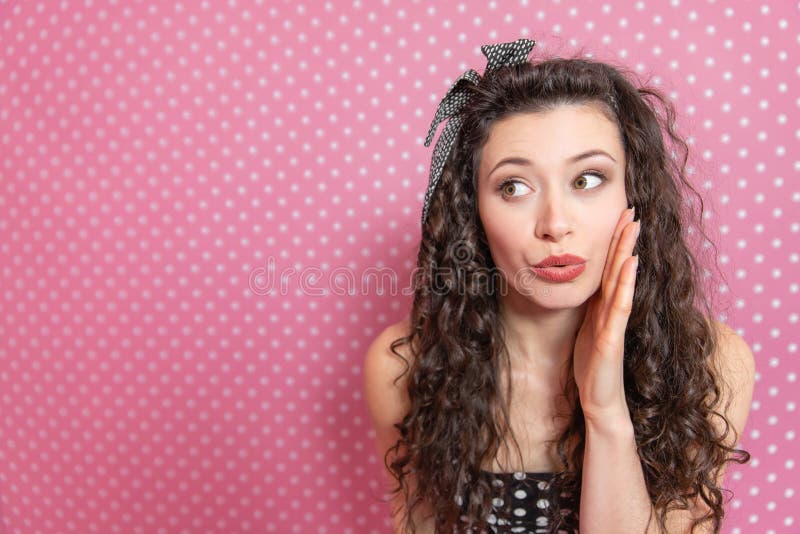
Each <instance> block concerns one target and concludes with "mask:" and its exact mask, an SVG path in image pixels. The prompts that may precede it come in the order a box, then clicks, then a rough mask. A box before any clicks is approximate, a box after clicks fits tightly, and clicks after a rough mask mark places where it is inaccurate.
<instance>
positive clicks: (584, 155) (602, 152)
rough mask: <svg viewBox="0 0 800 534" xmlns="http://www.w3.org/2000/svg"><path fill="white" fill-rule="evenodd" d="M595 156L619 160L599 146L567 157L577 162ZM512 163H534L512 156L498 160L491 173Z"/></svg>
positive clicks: (570, 161) (572, 161) (569, 160)
mask: <svg viewBox="0 0 800 534" xmlns="http://www.w3.org/2000/svg"><path fill="white" fill-rule="evenodd" d="M593 156H605V157H607V158H609V159H611V161H613V162H614V163H616V162H617V160H615V159H614V158H613V156H611V154H609V153H608V152H606V151H605V150H600V149H599V148H596V149H593V150H587V151H586V152H582V153H580V154H577V155H575V156H572V157H571V158H569V159H567V161H568V162H569V163H575V162H578V161H580V160H582V159H586V158H591V157H593ZM512 164H513V165H523V166H528V167H530V166H531V165H533V163H531V161H530V160H529V159H526V158H523V157H519V156H511V157H507V158H503V159H501V160H500V161H498V162H497V165H495V166H494V168H493V169H492V170H491V171H490V172H489V174H490V175H491V174H492V173H494V171H496V170H497V168H498V167H500V166H502V165H512Z"/></svg>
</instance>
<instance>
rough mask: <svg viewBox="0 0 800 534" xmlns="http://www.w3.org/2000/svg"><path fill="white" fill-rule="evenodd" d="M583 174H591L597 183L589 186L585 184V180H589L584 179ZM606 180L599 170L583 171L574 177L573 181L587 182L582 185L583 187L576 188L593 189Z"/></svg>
mask: <svg viewBox="0 0 800 534" xmlns="http://www.w3.org/2000/svg"><path fill="white" fill-rule="evenodd" d="M584 176H591V177H592V178H594V179H595V180H596V181H597V185H595V186H593V187H589V186H588V184H587V182H589V180H585V179H584ZM606 180H607V178H606V176H605V175H604V174H603V173H602V172H599V171H586V172H584V173H583V174H581V175H580V176H578V177H577V178H576V179H575V183H576V184H577V183H584V184H587V185H584V186H583V187H578V189H595V188H596V187H598V186H600V185H601V184H602V183H603V182H605V181H606Z"/></svg>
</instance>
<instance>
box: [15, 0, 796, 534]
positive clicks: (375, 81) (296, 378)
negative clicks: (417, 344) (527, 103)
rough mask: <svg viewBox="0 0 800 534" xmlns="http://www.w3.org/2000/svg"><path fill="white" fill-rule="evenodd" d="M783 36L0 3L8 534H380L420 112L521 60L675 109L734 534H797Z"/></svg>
mask: <svg viewBox="0 0 800 534" xmlns="http://www.w3.org/2000/svg"><path fill="white" fill-rule="evenodd" d="M797 15H798V13H797V4H796V2H776V1H773V2H769V1H767V2H753V3H751V2H735V3H731V2H689V1H688V0H672V1H670V2H665V3H663V4H658V5H656V4H655V3H645V2H638V1H635V2H631V3H629V4H626V5H624V6H621V5H619V4H618V3H615V2H600V3H591V5H589V4H587V3H583V2H577V1H575V0H553V1H552V2H532V1H530V0H520V1H519V2H515V3H501V2H496V1H493V0H492V1H489V2H487V3H481V4H480V5H478V4H471V3H468V2H460V3H458V2H457V3H454V4H444V3H441V4H438V3H425V2H422V3H402V2H396V1H391V0H383V1H381V2H365V1H364V0H352V1H348V2H331V1H324V2H313V3H310V2H306V3H303V2H300V3H297V2H265V1H264V0H230V1H227V2H212V1H210V0H200V1H198V2H120V1H117V0H91V1H90V0H75V1H69V2H68V1H66V0H53V1H50V2H44V1H41V0H33V1H29V2H21V1H14V0H4V1H0V28H1V29H0V152H2V158H0V252H2V253H1V254H0V277H2V278H0V288H1V289H0V294H1V295H2V298H0V325H2V326H0V413H2V417H0V532H5V533H7V534H23V533H24V534H35V533H51V532H64V533H80V534H86V533H116V532H126V533H128V532H130V533H151V532H154V533H159V532H169V533H194V532H204V533H212V532H216V533H231V532H241V533H248V532H252V533H255V532H259V533H261V532H281V533H284V532H287V533H294V532H298V533H299V532H302V533H306V532H323V533H324V532H328V533H337V534H339V533H345V534H346V533H354V534H355V533H358V534H361V533H384V532H389V531H390V519H389V506H388V504H387V503H386V502H383V501H381V498H382V497H383V496H384V494H385V490H386V488H387V487H388V483H387V482H386V480H385V475H384V473H383V467H382V461H381V458H379V457H378V455H377V454H376V452H375V445H374V438H375V435H374V432H373V431H372V430H371V427H370V423H369V418H368V414H367V412H366V408H365V407H364V405H363V395H362V393H361V387H362V386H361V384H362V377H361V364H362V360H363V354H364V351H365V350H366V348H367V346H368V344H369V342H370V341H371V340H372V339H374V337H375V335H377V333H378V332H380V330H382V329H383V328H384V327H385V326H386V325H388V324H389V323H391V322H394V321H396V320H399V319H400V318H401V317H403V316H404V315H405V314H406V311H407V310H408V307H409V306H410V298H409V295H408V294H406V293H404V294H402V295H401V294H398V291H400V290H402V289H403V288H406V289H407V288H408V287H409V286H410V279H411V277H410V272H411V270H412V268H413V260H414V253H415V250H416V241H415V240H416V239H418V235H419V214H420V210H421V205H422V200H423V198H422V197H423V194H424V191H425V188H426V185H427V178H428V170H429V162H430V151H429V150H428V149H426V148H425V147H424V146H423V143H422V141H423V138H424V136H425V132H426V129H427V128H428V126H429V123H430V119H431V117H432V116H433V113H434V110H435V106H436V104H437V102H438V101H439V99H440V98H441V95H442V94H444V93H445V92H446V90H447V88H448V87H450V86H451V85H452V81H453V79H454V78H455V76H456V75H457V74H458V73H461V72H463V71H464V70H466V69H468V68H470V67H472V66H480V65H482V63H483V56H482V55H481V52H480V46H481V45H483V44H487V43H499V42H507V41H511V40H513V39H517V38H519V37H528V38H531V39H535V40H536V49H535V50H534V51H533V53H532V58H534V59H535V58H536V57H537V50H538V51H539V52H541V53H542V54H550V53H562V55H570V54H571V53H572V52H574V51H575V50H576V49H577V48H578V47H585V50H587V51H592V52H593V53H594V54H595V55H596V56H597V57H599V58H609V59H612V60H614V61H616V62H620V63H624V64H628V65H630V66H631V68H632V69H633V70H634V71H635V72H637V73H639V74H640V75H643V76H644V77H647V76H645V75H646V74H650V73H652V74H653V76H652V83H653V84H655V85H658V86H660V87H661V88H662V89H663V90H664V91H665V92H667V94H669V95H670V96H671V97H672V98H674V100H675V102H676V105H677V109H678V112H679V126H680V127H682V128H683V131H684V133H685V134H687V135H688V138H689V142H690V146H691V148H692V149H693V151H694V152H695V154H696V155H697V156H696V158H695V159H694V160H693V161H691V162H690V169H691V171H692V175H693V178H695V179H696V183H697V184H698V185H699V186H700V189H701V191H702V192H703V193H704V194H705V195H706V197H707V199H708V200H709V201H710V203H711V205H712V206H718V207H719V208H720V209H719V210H718V211H712V212H710V213H709V219H708V221H707V222H708V223H709V225H710V227H711V228H712V230H714V232H715V233H716V234H717V236H716V237H717V238H718V240H719V244H720V261H721V266H722V267H723V269H725V270H726V274H727V275H729V276H728V279H727V280H726V282H725V285H723V286H721V287H720V289H721V290H722V291H723V294H722V298H723V299H726V298H729V299H730V302H729V303H726V302H722V303H721V305H720V306H719V309H721V310H723V312H721V313H720V318H721V319H723V320H726V322H727V323H728V324H731V325H732V326H735V327H736V328H737V329H739V331H740V333H741V334H742V335H743V337H744V338H745V339H746V340H747V341H748V342H749V343H750V345H751V347H752V348H753V351H754V353H755V355H756V358H757V361H758V364H759V369H758V374H757V377H756V379H757V384H756V391H755V396H754V399H753V404H752V412H751V415H750V420H749V422H748V427H747V429H746V432H745V434H744V435H743V436H742V441H741V443H740V445H741V446H743V447H745V448H747V449H748V450H749V451H750V452H751V453H752V454H753V459H752V461H751V463H750V464H749V465H747V466H738V465H736V464H733V465H731V466H730V468H729V476H728V478H727V480H728V487H730V488H731V489H732V490H734V492H735V495H734V497H733V499H732V501H731V502H730V503H729V505H728V507H727V516H726V522H725V526H724V527H723V532H724V533H730V534H743V533H750V532H765V533H772V534H776V533H789V532H795V531H796V530H797V525H798V519H797V512H796V507H795V506H793V505H792V503H793V502H795V500H796V491H797V479H798V477H797V475H796V474H795V469H796V462H797V453H796V451H797V445H796V435H797V423H796V421H797V417H796V413H795V412H796V405H797V393H796V392H797V389H798V388H797V386H796V381H797V374H798V373H797V372H798V363H797V362H798V358H797V350H798V341H797V338H796V335H795V332H796V331H797V322H798V311H797V308H796V306H795V305H793V304H792V302H797V297H798V290H799V289H800V283H798V280H797V272H798V268H797V264H798V258H800V256H799V255H798V252H797V243H798V232H800V221H798V218H797V212H798V210H797V206H798V203H800V190H798V186H797V184H798V171H800V161H798V156H797V154H798V153H799V152H798V140H800V126H798V125H800V100H798V98H797V95H798V94H800V88H798V74H800V67H799V62H798V47H797V45H798V42H799V41H800V30H799V29H798V16H797ZM707 207H708V206H707ZM717 229H718V230H717ZM376 272H378V273H380V274H381V275H385V277H384V278H380V277H378V279H379V280H381V282H380V283H382V284H383V285H382V286H379V287H376V285H377V284H376V277H375V274H376ZM392 277H393V278H392ZM390 278H391V281H390V283H386V280H387V279H390ZM726 304H727V306H726Z"/></svg>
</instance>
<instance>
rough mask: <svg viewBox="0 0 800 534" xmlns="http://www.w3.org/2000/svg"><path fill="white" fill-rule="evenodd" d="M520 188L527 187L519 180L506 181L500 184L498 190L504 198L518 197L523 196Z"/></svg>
mask: <svg viewBox="0 0 800 534" xmlns="http://www.w3.org/2000/svg"><path fill="white" fill-rule="evenodd" d="M520 186H523V187H527V186H526V185H525V184H523V183H522V182H520V181H519V180H506V181H505V182H503V183H502V184H500V185H499V186H498V188H497V189H498V190H499V191H500V192H501V193H502V195H503V196H504V197H518V196H521V194H520V193H521V191H520V190H519V187H520Z"/></svg>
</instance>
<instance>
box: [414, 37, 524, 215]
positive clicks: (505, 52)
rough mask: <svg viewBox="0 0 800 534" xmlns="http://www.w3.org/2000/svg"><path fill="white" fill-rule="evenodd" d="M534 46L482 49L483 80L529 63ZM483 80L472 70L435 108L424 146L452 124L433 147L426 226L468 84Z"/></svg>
mask: <svg viewBox="0 0 800 534" xmlns="http://www.w3.org/2000/svg"><path fill="white" fill-rule="evenodd" d="M535 44H536V41H533V40H532V39H517V40H516V41H513V42H510V43H499V44H491V45H483V46H481V52H483V55H484V56H486V59H487V62H486V69H485V70H484V73H483V74H484V76H485V75H486V73H487V72H489V71H490V70H494V69H498V68H500V67H506V66H510V65H516V64H517V63H524V62H525V61H527V59H528V54H530V53H531V50H532V49H533V46H534V45H535ZM480 80H481V76H480V75H479V74H478V73H477V72H475V71H474V70H473V69H469V70H468V71H466V72H464V73H463V74H462V75H461V76H459V77H458V78H457V79H456V81H455V82H453V85H452V86H451V87H450V89H449V90H448V91H447V94H446V95H445V96H444V98H443V99H442V101H441V102H439V106H438V107H437V108H436V114H435V115H434V117H433V122H431V126H430V128H429V129H428V135H427V137H425V146H430V144H431V141H432V140H433V134H434V133H436V127H437V126H438V125H439V123H440V122H442V121H443V120H445V119H446V118H448V117H449V118H450V120H448V121H447V124H446V125H445V127H444V129H443V130H442V133H441V135H439V139H438V140H437V141H436V145H435V146H434V147H433V158H432V159H431V169H430V178H429V179H428V190H427V191H426V192H425V200H424V202H423V206H422V224H423V225H424V224H425V220H426V219H427V217H428V209H429V207H430V201H431V198H432V197H433V191H434V190H435V189H436V184H438V183H439V178H440V177H441V175H442V170H443V169H444V163H445V161H446V160H447V156H448V155H449V154H450V151H451V150H452V149H453V142H454V141H455V139H456V133H457V132H458V129H459V128H460V127H461V110H462V109H463V108H464V105H465V104H466V103H467V101H468V100H469V95H468V93H467V90H466V84H467V83H472V84H475V85H477V84H478V82H480Z"/></svg>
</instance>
